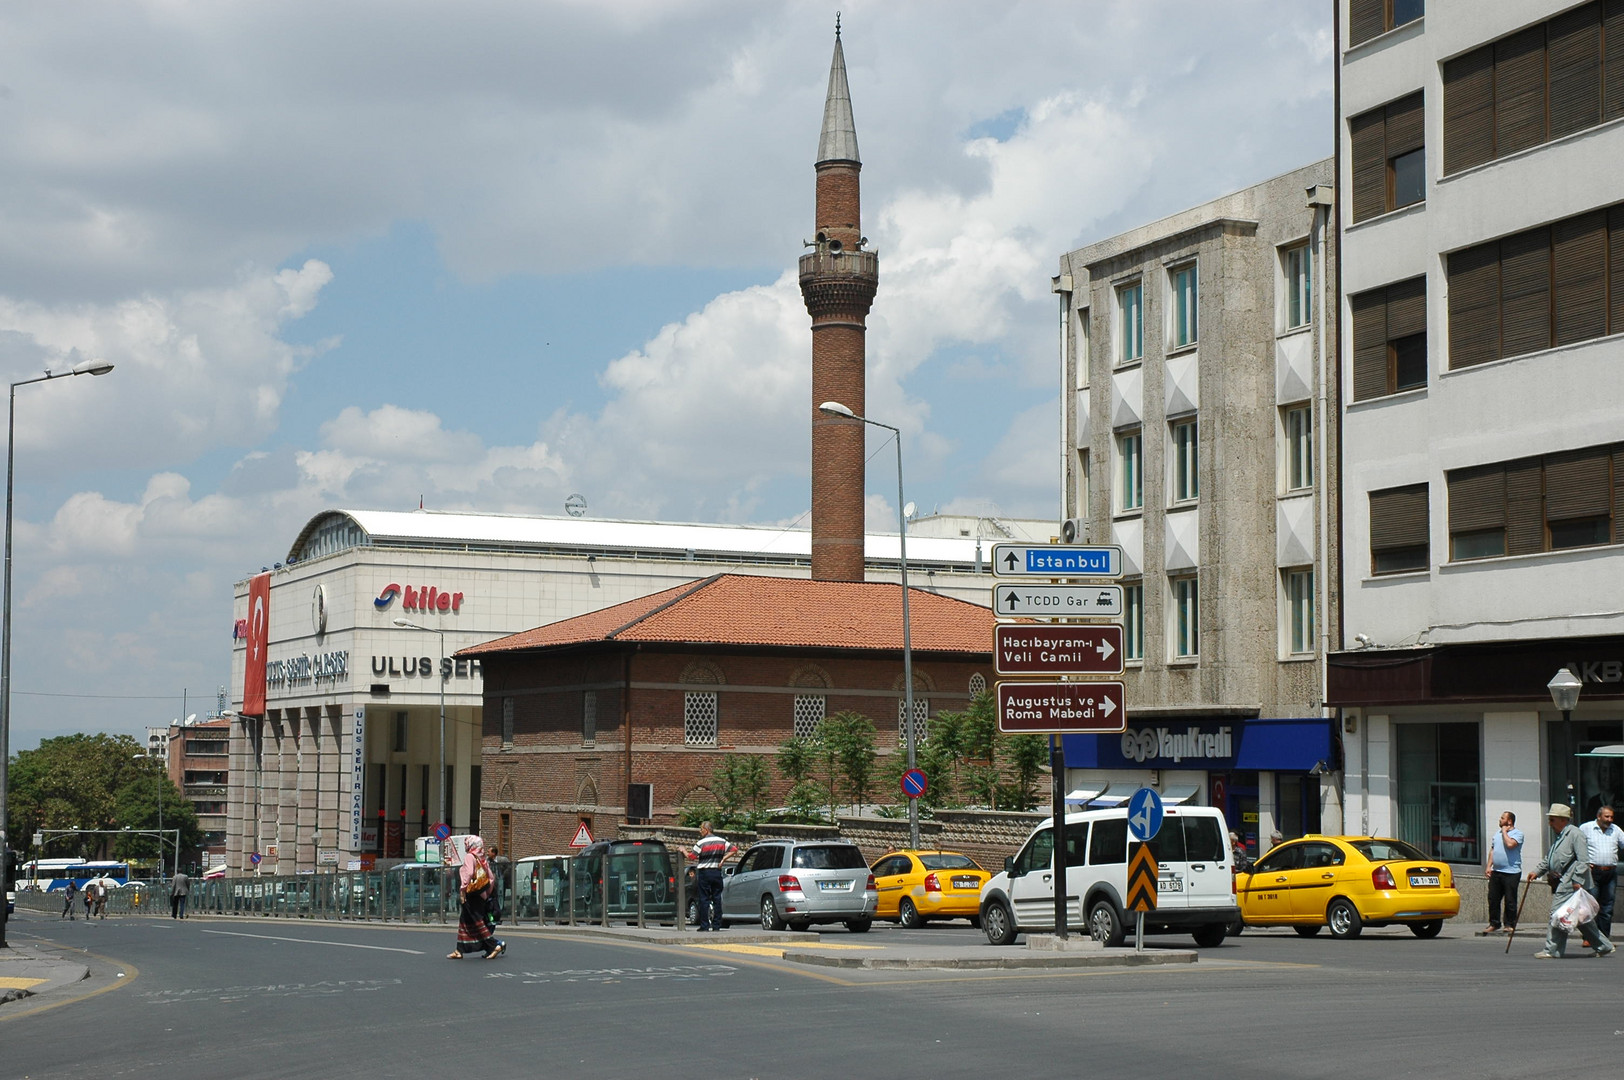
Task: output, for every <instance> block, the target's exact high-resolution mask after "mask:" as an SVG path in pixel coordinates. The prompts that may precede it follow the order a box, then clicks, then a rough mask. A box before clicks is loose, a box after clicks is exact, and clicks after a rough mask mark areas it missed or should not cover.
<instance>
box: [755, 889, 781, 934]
mask: <svg viewBox="0 0 1624 1080" xmlns="http://www.w3.org/2000/svg"><path fill="white" fill-rule="evenodd" d="M761 928H762V929H763V930H782V929H783V928H784V920H783V919H782V918H780V917H779V915H778V905H777V904H775V903H773V898H772V897H771V896H763V897H762V898H761Z"/></svg>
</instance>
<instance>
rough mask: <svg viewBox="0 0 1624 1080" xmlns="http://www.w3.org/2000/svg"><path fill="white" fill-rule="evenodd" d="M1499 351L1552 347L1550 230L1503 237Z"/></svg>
mask: <svg viewBox="0 0 1624 1080" xmlns="http://www.w3.org/2000/svg"><path fill="white" fill-rule="evenodd" d="M1500 327H1501V333H1500V344H1501V348H1500V355H1501V356H1520V355H1522V354H1523V353H1531V352H1537V351H1538V350H1540V349H1548V348H1550V347H1551V230H1550V229H1530V230H1528V231H1527V232H1522V233H1516V234H1515V235H1512V236H1507V237H1505V238H1504V239H1502V240H1501V241H1500Z"/></svg>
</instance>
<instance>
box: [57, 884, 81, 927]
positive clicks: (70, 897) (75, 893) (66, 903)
mask: <svg viewBox="0 0 1624 1080" xmlns="http://www.w3.org/2000/svg"><path fill="white" fill-rule="evenodd" d="M78 899H79V883H78V882H77V881H75V880H73V879H72V878H69V879H68V887H67V888H66V889H63V890H62V914H63V915H66V916H67V917H68V918H69V919H72V918H73V903H74V901H75V900H78ZM58 917H59V918H60V916H58Z"/></svg>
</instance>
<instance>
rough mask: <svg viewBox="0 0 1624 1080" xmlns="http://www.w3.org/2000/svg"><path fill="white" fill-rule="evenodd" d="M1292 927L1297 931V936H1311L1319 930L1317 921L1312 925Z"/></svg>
mask: <svg viewBox="0 0 1624 1080" xmlns="http://www.w3.org/2000/svg"><path fill="white" fill-rule="evenodd" d="M1292 929H1293V930H1295V931H1297V936H1298V937H1313V936H1314V935H1315V934H1317V933H1319V932H1320V928H1319V923H1315V924H1314V925H1313V926H1293V927H1292Z"/></svg>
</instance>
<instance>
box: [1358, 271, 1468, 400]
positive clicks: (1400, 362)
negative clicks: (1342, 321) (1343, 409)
mask: <svg viewBox="0 0 1624 1080" xmlns="http://www.w3.org/2000/svg"><path fill="white" fill-rule="evenodd" d="M1450 302H1451V303H1452V304H1453V302H1454V300H1453V297H1451V301H1450ZM1348 306H1349V307H1350V308H1351V309H1352V314H1353V400H1355V401H1368V400H1369V399H1371V398H1378V397H1385V396H1386V395H1388V394H1396V393H1399V392H1400V391H1402V390H1413V389H1415V388H1417V387H1420V386H1425V385H1427V279H1426V278H1411V279H1410V280H1408V281H1398V282H1394V283H1393V284H1391V285H1386V286H1383V287H1382V288H1380V289H1371V290H1369V291H1368V292H1362V293H1358V294H1356V295H1354V296H1351V297H1349V298H1348Z"/></svg>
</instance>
